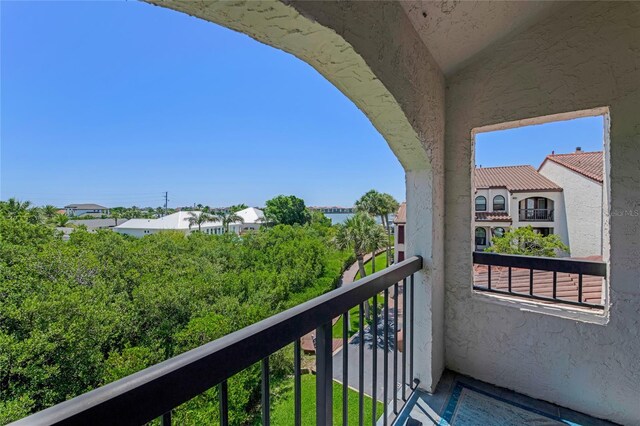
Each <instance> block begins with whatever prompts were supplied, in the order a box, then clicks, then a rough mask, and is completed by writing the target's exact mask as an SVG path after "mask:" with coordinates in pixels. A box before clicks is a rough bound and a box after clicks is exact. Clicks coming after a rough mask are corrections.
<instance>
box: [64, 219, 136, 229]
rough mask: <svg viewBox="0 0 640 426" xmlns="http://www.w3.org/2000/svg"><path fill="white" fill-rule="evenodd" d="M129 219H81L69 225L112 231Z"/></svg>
mask: <svg viewBox="0 0 640 426" xmlns="http://www.w3.org/2000/svg"><path fill="white" fill-rule="evenodd" d="M126 221H127V219H113V218H107V219H81V220H70V221H69V223H70V224H72V225H84V226H86V227H87V229H88V230H90V231H92V230H96V229H110V228H113V227H115V226H117V225H122V224H123V223H125V222H126ZM116 222H117V223H116Z"/></svg>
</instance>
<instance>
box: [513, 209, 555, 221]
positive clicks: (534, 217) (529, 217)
mask: <svg viewBox="0 0 640 426" xmlns="http://www.w3.org/2000/svg"><path fill="white" fill-rule="evenodd" d="M520 222H553V209H520Z"/></svg>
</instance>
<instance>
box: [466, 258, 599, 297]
mask: <svg viewBox="0 0 640 426" xmlns="http://www.w3.org/2000/svg"><path fill="white" fill-rule="evenodd" d="M473 263H474V264H475V265H484V266H486V270H485V269H484V268H482V267H481V268H477V267H476V268H474V283H473V288H474V289H475V290H479V291H487V292H492V293H499V294H506V295H511V296H519V297H525V298H529V299H537V300H542V301H547V302H555V303H563V304H568V305H576V306H584V307H589V308H596V309H603V308H604V306H603V305H602V294H603V287H604V278H606V276H607V265H606V263H604V262H594V261H586V260H578V259H562V258H554V257H534V256H519V255H506V254H496V253H485V252H474V253H473ZM534 271H537V277H535V279H534ZM559 274H560V276H559ZM584 277H589V285H588V290H589V294H586V293H585V282H584V279H585V278H584ZM536 281H537V283H536ZM592 298H595V299H597V300H598V302H597V303H594V302H592V301H591V299H592Z"/></svg>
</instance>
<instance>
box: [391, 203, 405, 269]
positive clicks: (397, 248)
mask: <svg viewBox="0 0 640 426" xmlns="http://www.w3.org/2000/svg"><path fill="white" fill-rule="evenodd" d="M393 225H394V226H393V227H394V233H395V237H396V238H395V240H394V246H393V247H394V250H393V253H394V255H393V258H394V260H395V262H396V263H397V262H402V261H403V260H404V253H405V250H404V239H405V227H406V225H407V203H402V204H400V208H398V213H396V218H395V219H394V220H393Z"/></svg>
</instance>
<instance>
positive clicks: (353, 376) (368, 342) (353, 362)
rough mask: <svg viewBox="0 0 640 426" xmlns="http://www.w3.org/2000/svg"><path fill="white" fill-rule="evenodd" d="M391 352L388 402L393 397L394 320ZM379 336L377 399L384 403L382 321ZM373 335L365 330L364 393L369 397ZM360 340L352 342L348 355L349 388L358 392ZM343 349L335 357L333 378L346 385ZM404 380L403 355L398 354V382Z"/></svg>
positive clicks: (355, 339)
mask: <svg viewBox="0 0 640 426" xmlns="http://www.w3.org/2000/svg"><path fill="white" fill-rule="evenodd" d="M389 323H390V325H389V340H390V342H389V351H388V370H387V371H388V375H389V376H388V384H389V385H388V390H387V400H391V395H393V353H394V352H393V337H392V336H393V322H392V319H390V321H389ZM378 336H379V337H380V339H379V340H378V345H377V346H378V347H377V357H378V368H377V386H376V388H377V393H376V399H378V400H379V401H383V399H384V396H383V391H384V382H383V379H384V369H383V366H384V348H383V344H382V339H381V337H382V336H383V327H382V321H379V324H378ZM372 337H373V336H372V334H371V332H370V330H369V329H368V327H367V329H365V339H364V340H365V342H364V343H365V344H364V363H363V371H364V393H365V394H367V395H373V392H372V389H373V383H372V378H373V345H372ZM359 348H360V345H359V339H358V335H357V334H356V336H355V337H354V338H353V339H352V340H351V342H350V343H349V344H348V345H347V350H348V352H347V355H348V367H349V368H348V374H347V378H348V383H347V384H348V386H349V387H351V388H354V389H356V390H358V389H359V385H360V384H359V365H360V362H359ZM343 350H344V348H343V349H340V350H339V351H338V352H337V353H336V354H335V355H334V356H333V378H334V379H336V380H338V381H340V382H342V383H344V380H343V375H342V373H343V371H342V357H343ZM408 373H409V372H408V368H407V376H408ZM401 380H402V353H400V352H398V382H401Z"/></svg>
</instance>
